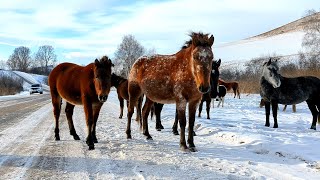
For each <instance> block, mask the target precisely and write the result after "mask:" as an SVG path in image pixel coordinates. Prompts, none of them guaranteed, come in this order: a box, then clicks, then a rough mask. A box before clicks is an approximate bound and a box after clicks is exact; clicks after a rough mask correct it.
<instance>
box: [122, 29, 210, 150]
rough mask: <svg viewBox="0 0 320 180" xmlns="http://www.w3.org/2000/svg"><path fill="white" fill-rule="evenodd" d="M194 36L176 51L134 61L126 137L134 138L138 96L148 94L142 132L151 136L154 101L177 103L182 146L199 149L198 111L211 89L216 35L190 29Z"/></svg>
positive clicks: (130, 82)
mask: <svg viewBox="0 0 320 180" xmlns="http://www.w3.org/2000/svg"><path fill="white" fill-rule="evenodd" d="M190 36H191V40H189V41H187V42H186V44H185V45H184V46H183V47H182V49H181V50H180V51H179V52H177V53H176V54H173V55H154V56H151V57H141V58H139V59H138V60H136V62H135V63H134V64H133V66H132V68H131V70H130V75H129V82H128V83H129V108H128V124H127V125H128V126H127V130H126V133H127V138H131V117H132V114H133V108H134V106H135V105H136V104H137V102H138V98H139V97H140V96H141V95H142V94H145V95H146V102H145V105H144V108H143V112H142V119H143V134H144V135H145V136H147V139H152V137H151V136H150V134H149V130H148V115H149V112H150V109H151V106H152V105H153V103H154V102H158V103H162V104H169V103H175V104H176V108H177V111H178V119H179V124H180V128H181V129H180V148H181V149H182V150H184V151H188V150H189V151H196V147H195V145H194V140H193V128H194V122H195V113H196V108H197V105H198V103H199V102H200V100H201V97H202V94H204V93H207V92H208V91H209V90H210V72H211V65H212V59H213V52H212V49H211V46H212V45H213V41H214V37H213V36H212V35H211V36H210V37H209V36H208V34H203V33H194V32H192V33H191V35H190ZM187 104H188V108H189V111H188V112H189V132H188V144H189V148H188V146H187V144H186V139H185V127H186V114H185V113H186V107H187Z"/></svg>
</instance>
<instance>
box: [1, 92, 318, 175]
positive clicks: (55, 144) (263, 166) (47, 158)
mask: <svg viewBox="0 0 320 180" xmlns="http://www.w3.org/2000/svg"><path fill="white" fill-rule="evenodd" d="M11 97H15V96H11ZM3 98H8V97H0V101H1V100H3ZM259 102H260V96H259V95H257V94H253V95H252V94H251V95H242V99H235V98H233V95H231V94H227V96H226V98H225V104H224V107H223V108H211V112H210V117H211V119H210V120H208V119H206V115H205V114H206V113H205V111H202V117H201V118H198V117H196V125H198V126H199V125H200V127H199V128H198V129H197V130H196V133H197V136H195V139H194V142H195V145H196V147H197V149H198V152H195V153H185V152H182V151H180V149H179V136H174V135H173V134H172V132H171V130H172V129H171V127H172V125H173V121H174V116H175V105H173V104H171V105H170V104H169V105H164V108H163V111H162V114H161V116H162V124H163V125H164V127H165V129H164V130H163V131H161V132H158V131H156V130H155V120H149V131H150V134H151V136H152V137H153V140H146V139H145V137H144V136H143V135H142V134H141V132H140V131H139V127H138V125H137V123H136V122H135V121H134V120H133V122H132V137H133V139H131V140H127V139H126V134H125V129H126V124H127V120H126V118H124V119H118V116H119V113H120V112H119V111H120V107H119V101H118V99H117V94H116V92H115V91H111V92H110V95H109V98H108V100H107V102H106V103H104V105H103V107H102V110H101V112H100V116H99V119H98V122H97V137H98V141H99V143H98V144H96V146H95V148H96V149H95V150H93V151H88V147H87V145H86V144H85V137H86V128H85V127H86V126H85V120H84V116H85V115H84V112H83V108H82V107H81V106H76V108H75V112H74V123H75V128H76V130H77V132H78V135H79V136H80V138H81V141H74V140H73V139H72V136H70V135H69V130H68V125H67V121H66V117H65V115H64V112H63V111H62V115H61V118H60V119H61V121H60V136H61V141H54V140H53V136H54V133H53V130H54V128H53V127H54V121H53V114H52V107H51V104H50V103H49V104H47V105H45V106H43V107H42V108H40V109H39V110H38V111H36V112H34V113H32V114H31V115H29V116H27V117H25V118H24V119H22V120H21V122H20V123H18V124H15V125H12V126H11V127H10V128H9V129H6V130H3V131H2V132H0V134H1V136H0V147H1V148H0V154H1V156H0V165H1V164H2V162H4V161H5V160H7V159H8V158H10V157H14V158H15V160H16V159H17V158H21V159H22V160H25V162H24V163H23V164H22V163H21V164H22V165H21V166H23V167H15V166H14V165H12V166H10V168H11V169H10V170H11V171H12V173H15V175H16V176H14V175H13V177H15V178H17V177H19V178H25V177H28V173H31V174H32V173H35V174H36V176H32V178H39V179H41V178H42V179H43V178H44V179H46V178H53V179H61V178H63V179H290V180H291V179H319V178H320V172H319V169H320V153H319V148H320V144H319V141H320V132H319V130H317V131H314V130H310V129H309V128H310V126H311V119H312V116H311V113H310V112H309V110H308V107H307V105H306V103H301V104H298V105H297V112H296V113H292V111H291V106H289V107H288V108H287V111H286V112H282V111H281V108H282V106H280V110H279V113H278V123H279V128H277V129H274V128H271V127H265V126H264V123H265V121H264V119H265V115H264V109H262V108H259ZM63 105H65V103H63ZM124 113H126V108H125V112H124ZM34 117H36V118H34ZM133 117H135V116H133ZM271 125H273V120H272V118H271ZM318 129H320V126H318ZM26 134H29V135H28V136H26ZM28 140H30V142H32V143H30V144H27V145H25V146H23V147H24V148H23V149H24V150H23V151H17V150H16V149H19V146H18V145H19V144H24V143H26V141H28ZM11 143H14V144H15V147H16V148H13V149H9V148H10V147H12V146H10V145H9V144H11ZM16 151H17V152H18V154H15V153H17V152H16ZM6 152H7V153H6ZM39 158H40V159H41V163H40V164H37V163H35V162H33V160H34V159H39ZM13 161H14V160H13ZM46 163H49V164H50V163H51V164H54V165H56V166H54V167H51V166H49V165H48V164H46ZM38 166H40V167H38ZM1 168H3V166H0V170H1ZM6 177H7V176H6ZM10 177H11V176H9V179H10ZM2 178H4V177H2ZM2 178H1V175H0V179H2Z"/></svg>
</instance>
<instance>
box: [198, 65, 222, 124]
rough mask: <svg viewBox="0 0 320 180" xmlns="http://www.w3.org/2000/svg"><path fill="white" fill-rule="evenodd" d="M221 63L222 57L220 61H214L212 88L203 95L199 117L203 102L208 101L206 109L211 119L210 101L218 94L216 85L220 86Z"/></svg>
mask: <svg viewBox="0 0 320 180" xmlns="http://www.w3.org/2000/svg"><path fill="white" fill-rule="evenodd" d="M220 65H221V59H219V60H218V61H214V62H213V63H212V71H211V75H210V84H211V90H210V91H209V92H208V93H205V94H203V95H202V99H201V102H200V104H199V114H198V117H201V111H202V105H203V102H204V101H205V102H206V110H207V119H210V103H211V98H216V97H217V95H218V89H217V88H214V87H218V80H219V75H220V72H219V67H220Z"/></svg>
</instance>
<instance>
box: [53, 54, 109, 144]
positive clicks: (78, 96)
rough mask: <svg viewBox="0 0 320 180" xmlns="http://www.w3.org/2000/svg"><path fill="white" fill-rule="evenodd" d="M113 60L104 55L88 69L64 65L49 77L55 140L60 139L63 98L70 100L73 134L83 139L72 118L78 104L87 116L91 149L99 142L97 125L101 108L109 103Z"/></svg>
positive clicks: (66, 110) (68, 118) (67, 108)
mask: <svg viewBox="0 0 320 180" xmlns="http://www.w3.org/2000/svg"><path fill="white" fill-rule="evenodd" d="M111 66H113V64H112V63H111V60H110V59H109V58H108V57H107V56H103V57H102V58H101V59H100V61H99V60H98V59H96V60H95V62H94V63H91V64H89V65H87V66H85V67H82V66H78V65H76V64H72V63H62V64H59V65H58V66H57V67H55V68H54V69H53V70H52V72H51V73H50V75H49V78H48V79H49V80H48V81H49V86H50V93H51V98H52V105H53V114H54V117H55V130H54V132H55V139H56V140H60V136H59V117H60V112H61V102H62V98H63V99H65V100H66V102H67V103H66V109H65V112H66V116H67V120H68V125H69V130H70V135H72V136H73V138H74V139H75V140H80V138H79V136H78V135H77V133H76V130H75V128H74V125H73V120H72V115H73V109H74V106H75V105H83V107H84V112H85V115H86V124H87V133H88V136H87V139H86V143H87V144H88V146H89V150H91V149H94V143H97V142H98V141H97V137H96V123H97V120H98V116H99V112H100V109H101V106H102V105H103V103H104V102H106V100H107V98H108V94H109V92H110V87H111Z"/></svg>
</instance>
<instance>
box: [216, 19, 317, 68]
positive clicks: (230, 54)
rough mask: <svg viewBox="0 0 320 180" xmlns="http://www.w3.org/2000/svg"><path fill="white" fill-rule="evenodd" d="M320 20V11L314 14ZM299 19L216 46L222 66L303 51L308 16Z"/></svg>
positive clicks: (217, 56)
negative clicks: (304, 29) (304, 30)
mask: <svg viewBox="0 0 320 180" xmlns="http://www.w3.org/2000/svg"><path fill="white" fill-rule="evenodd" d="M314 16H315V17H316V18H317V19H319V20H320V13H317V14H315V15H314ZM310 17H311V16H308V17H305V18H301V19H298V20H296V21H293V22H290V23H288V24H285V25H283V26H280V27H277V28H275V29H273V30H270V31H267V32H265V33H262V34H259V35H256V36H253V37H249V38H246V39H243V40H239V41H235V42H229V43H223V44H219V45H215V46H214V52H215V58H221V59H222V62H223V64H222V66H228V64H236V63H244V62H247V61H250V60H251V59H253V58H257V57H261V56H270V55H274V54H276V55H277V56H292V55H296V54H298V52H300V51H302V50H303V48H302V46H301V43H302V40H303V37H304V34H305V33H304V32H303V27H304V26H305V25H306V24H307V23H310V21H309V20H308V18H310Z"/></svg>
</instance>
